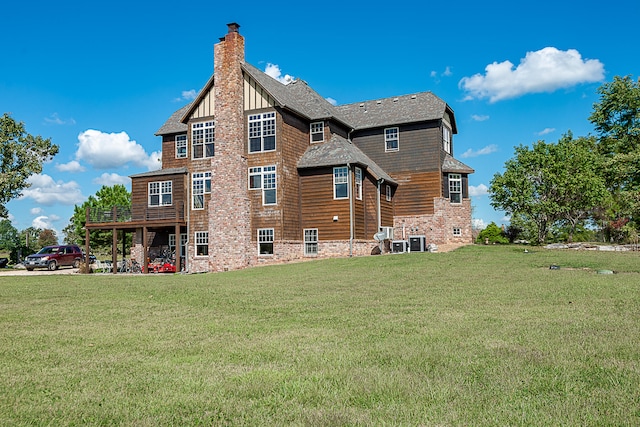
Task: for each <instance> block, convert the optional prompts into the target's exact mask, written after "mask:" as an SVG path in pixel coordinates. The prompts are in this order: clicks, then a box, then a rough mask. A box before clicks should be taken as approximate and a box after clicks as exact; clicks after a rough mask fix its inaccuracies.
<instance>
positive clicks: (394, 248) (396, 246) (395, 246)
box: [391, 240, 409, 254]
mask: <svg viewBox="0 0 640 427" xmlns="http://www.w3.org/2000/svg"><path fill="white" fill-rule="evenodd" d="M408 250H409V242H407V241H406V240H394V241H393V242H391V252H393V253H396V254H399V253H402V252H407V251H408Z"/></svg>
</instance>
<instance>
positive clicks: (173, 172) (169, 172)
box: [129, 168, 189, 178]
mask: <svg viewBox="0 0 640 427" xmlns="http://www.w3.org/2000/svg"><path fill="white" fill-rule="evenodd" d="M188 172H189V171H188V170H187V168H165V169H156V170H153V171H149V172H142V173H137V174H135V175H129V178H149V177H153V176H165V175H179V174H186V173H188Z"/></svg>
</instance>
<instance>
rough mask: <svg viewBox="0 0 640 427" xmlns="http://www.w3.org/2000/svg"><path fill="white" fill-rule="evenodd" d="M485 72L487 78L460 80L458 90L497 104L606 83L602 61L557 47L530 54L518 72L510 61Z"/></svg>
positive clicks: (522, 62) (465, 78)
mask: <svg viewBox="0 0 640 427" xmlns="http://www.w3.org/2000/svg"><path fill="white" fill-rule="evenodd" d="M485 71H486V73H485V74H484V75H482V74H475V75H473V76H471V77H464V78H463V79H462V80H460V82H459V83H458V86H459V87H460V88H461V89H462V90H464V91H465V92H467V96H466V99H483V98H489V102H496V101H501V100H504V99H510V98H517V97H519V96H522V95H525V94H528V93H541V92H553V91H556V90H558V89H561V88H568V87H572V86H575V85H578V84H580V83H593V82H598V81H602V80H603V79H604V64H602V63H601V62H600V61H599V60H597V59H587V60H583V59H582V56H581V55H580V52H578V51H577V50H575V49H569V50H566V51H562V50H558V49H556V48H555V47H545V48H544V49H541V50H538V51H535V52H527V53H526V56H525V57H524V58H523V59H521V60H520V64H519V65H518V66H517V67H515V68H514V64H513V63H512V62H511V61H508V60H507V61H504V62H500V63H498V62H494V63H492V64H489V65H487V66H486V67H485Z"/></svg>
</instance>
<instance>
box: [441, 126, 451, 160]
mask: <svg viewBox="0 0 640 427" xmlns="http://www.w3.org/2000/svg"><path fill="white" fill-rule="evenodd" d="M442 149H443V150H444V151H446V152H447V153H449V154H451V129H449V127H448V126H445V125H442Z"/></svg>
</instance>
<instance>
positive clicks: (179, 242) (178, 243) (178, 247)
mask: <svg viewBox="0 0 640 427" xmlns="http://www.w3.org/2000/svg"><path fill="white" fill-rule="evenodd" d="M175 233H176V272H177V273H180V272H181V271H182V266H181V265H180V263H181V262H182V239H181V238H180V224H178V223H176V231H175Z"/></svg>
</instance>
